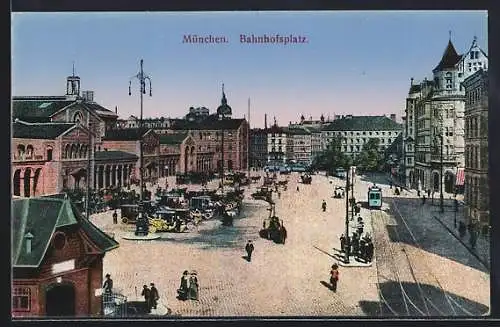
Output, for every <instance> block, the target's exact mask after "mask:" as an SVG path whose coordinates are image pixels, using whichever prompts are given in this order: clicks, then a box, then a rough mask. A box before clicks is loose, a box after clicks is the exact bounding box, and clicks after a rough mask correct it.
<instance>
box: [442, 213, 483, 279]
mask: <svg viewBox="0 0 500 327" xmlns="http://www.w3.org/2000/svg"><path fill="white" fill-rule="evenodd" d="M432 217H433V218H434V219H436V220H437V221H438V222H439V223H440V224H441V225H442V226H443V227H444V228H446V230H447V231H448V232H449V233H450V234H451V235H452V236H453V237H454V238H456V239H457V240H458V241H459V242H460V243H461V244H462V245H463V246H464V247H465V248H466V249H467V251H469V253H470V254H472V255H473V256H474V257H475V258H476V259H477V260H478V261H479V262H481V264H482V265H483V266H484V267H485V268H486V269H488V272H490V273H491V268H490V265H489V264H488V263H487V262H485V261H484V259H483V258H481V257H480V256H479V255H478V254H477V253H476V252H474V251H473V250H472V249H471V248H470V247H468V246H467V244H465V242H464V241H462V239H461V238H460V237H458V236H457V235H456V234H455V233H454V232H453V231H452V230H451V229H450V228H449V227H448V226H446V224H445V223H443V222H442V221H441V219H439V218H438V217H436V216H432Z"/></svg>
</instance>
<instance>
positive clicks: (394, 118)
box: [391, 114, 396, 122]
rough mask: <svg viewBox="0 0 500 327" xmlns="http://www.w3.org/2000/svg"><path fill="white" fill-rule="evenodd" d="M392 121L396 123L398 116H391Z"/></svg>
mask: <svg viewBox="0 0 500 327" xmlns="http://www.w3.org/2000/svg"><path fill="white" fill-rule="evenodd" d="M391 120H392V121H393V122H396V114H391Z"/></svg>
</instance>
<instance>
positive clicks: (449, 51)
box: [433, 40, 462, 71]
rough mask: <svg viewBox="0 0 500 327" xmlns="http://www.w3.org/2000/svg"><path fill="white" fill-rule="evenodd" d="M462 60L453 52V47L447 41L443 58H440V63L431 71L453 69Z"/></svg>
mask: <svg viewBox="0 0 500 327" xmlns="http://www.w3.org/2000/svg"><path fill="white" fill-rule="evenodd" d="M461 58H462V56H461V55H459V54H458V53H457V51H456V50H455V47H454V46H453V43H452V42H451V40H450V41H448V45H447V46H446V49H445V50H444V53H443V57H442V58H441V61H440V62H439V64H438V65H437V66H436V68H434V69H433V71H439V70H443V69H446V68H454V67H455V65H456V64H457V63H458V62H459V61H460V59H461Z"/></svg>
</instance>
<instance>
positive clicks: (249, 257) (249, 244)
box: [245, 240, 254, 262]
mask: <svg viewBox="0 0 500 327" xmlns="http://www.w3.org/2000/svg"><path fill="white" fill-rule="evenodd" d="M253 250H254V246H253V243H252V241H251V240H248V242H247V245H246V246H245V251H247V261H248V262H250V261H252V252H253Z"/></svg>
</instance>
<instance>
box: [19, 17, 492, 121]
mask: <svg viewBox="0 0 500 327" xmlns="http://www.w3.org/2000/svg"><path fill="white" fill-rule="evenodd" d="M12 17H13V18H12V33H13V36H12V43H13V46H12V49H13V54H12V60H13V70H12V83H13V85H12V88H13V95H63V94H64V93H65V78H66V76H68V75H71V70H72V62H73V61H75V66H76V73H77V75H79V76H80V77H81V79H82V90H93V91H94V92H95V100H96V101H97V102H98V103H100V104H101V105H103V106H105V107H107V108H109V109H112V110H114V108H115V106H118V111H119V115H120V116H121V117H123V118H126V117H128V116H129V115H131V114H134V115H138V114H139V100H138V99H139V96H138V84H137V82H136V81H135V82H134V83H135V84H133V87H134V89H133V96H132V97H129V96H128V81H129V79H130V77H131V76H133V75H135V74H136V73H137V72H138V70H139V60H140V59H141V58H143V59H144V68H145V71H146V73H147V74H149V75H150V76H151V79H152V81H153V97H152V98H149V97H146V98H145V101H144V116H165V117H168V116H170V117H180V116H182V115H184V114H185V113H186V112H187V110H188V108H189V107H190V106H206V107H208V108H210V109H211V110H215V109H216V108H217V106H218V105H219V104H220V97H221V90H220V88H221V83H222V82H224V84H225V89H226V94H227V98H228V101H229V104H230V105H231V106H232V108H233V115H234V116H237V117H243V115H245V114H246V113H247V101H248V98H249V97H250V98H251V110H252V114H251V123H252V126H260V127H261V126H263V121H264V113H267V114H268V121H272V117H273V116H277V120H278V123H279V124H282V125H284V124H288V122H289V121H297V120H298V118H299V116H300V115H301V114H304V115H305V116H306V117H309V116H310V115H312V116H313V117H319V116H320V115H321V114H322V113H323V114H324V115H325V116H328V115H331V116H333V114H335V113H336V114H345V113H352V114H355V115H361V114H384V113H385V114H390V113H396V114H397V116H398V118H399V117H400V116H401V115H402V113H403V110H404V105H405V97H406V95H407V91H408V87H409V83H410V77H414V78H415V79H423V78H424V77H430V76H431V72H432V69H433V68H434V67H435V66H436V65H437V64H438V62H439V60H440V58H441V56H442V54H443V51H444V49H445V47H446V44H447V42H448V38H449V34H448V31H449V30H451V31H452V41H453V43H454V45H455V47H456V49H457V51H458V52H459V53H463V52H465V51H467V49H468V48H469V47H470V44H471V42H472V39H473V37H474V35H476V36H477V38H478V43H479V45H480V46H481V47H482V48H483V49H484V50H485V51H487V50H488V44H487V42H488V40H487V13H486V12H485V11H475V12H473V11H446V12H444V11H443V12H439V11H432V12H431V11H413V12H401V11H392V12H391V11H387V12H376V11H372V12H370V11H364V12H363V11H360V12H330V11H324V12H212V13H209V12H203V13H197V12H191V13H180V12H175V13H173V12H171V13H160V12H153V13H147V12H136V13H15V14H13V15H12ZM252 33H253V34H256V35H261V34H263V33H268V34H273V35H274V34H276V33H279V34H281V35H288V34H295V35H303V36H306V37H307V38H308V40H309V42H308V43H307V44H290V45H286V46H285V45H277V44H274V45H273V44H267V45H262V44H250V45H249V44H240V41H239V36H240V34H252ZM185 34H198V35H209V34H211V35H217V36H225V37H227V38H228V39H229V40H230V42H229V43H228V44H205V45H203V44H183V43H182V38H183V35H185Z"/></svg>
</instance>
